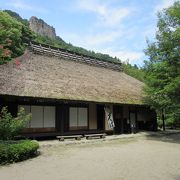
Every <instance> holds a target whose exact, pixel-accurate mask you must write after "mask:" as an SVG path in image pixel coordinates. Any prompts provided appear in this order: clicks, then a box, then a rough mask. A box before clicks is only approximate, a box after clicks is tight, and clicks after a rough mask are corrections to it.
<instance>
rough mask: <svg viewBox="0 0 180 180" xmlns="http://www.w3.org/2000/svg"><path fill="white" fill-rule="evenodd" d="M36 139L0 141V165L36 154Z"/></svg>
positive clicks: (37, 145) (37, 146)
mask: <svg viewBox="0 0 180 180" xmlns="http://www.w3.org/2000/svg"><path fill="white" fill-rule="evenodd" d="M38 148H39V144H38V142H37V141H34V140H33V141H31V140H20V141H0V165H2V164H8V163H13V162H18V161H23V160H25V159H28V158H31V157H34V156H36V155H37V149H38Z"/></svg>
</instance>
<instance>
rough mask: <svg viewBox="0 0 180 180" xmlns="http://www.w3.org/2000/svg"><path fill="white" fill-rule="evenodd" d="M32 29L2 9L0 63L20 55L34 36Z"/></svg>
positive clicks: (0, 19)
mask: <svg viewBox="0 0 180 180" xmlns="http://www.w3.org/2000/svg"><path fill="white" fill-rule="evenodd" d="M33 36H34V34H33V33H32V32H31V31H30V29H29V28H28V27H27V26H25V25H24V24H22V23H21V22H20V21H17V19H15V18H13V17H11V16H10V15H9V14H8V13H6V12H3V11H0V64H3V63H5V62H7V61H9V60H11V58H14V57H17V56H20V55H22V54H23V52H24V50H25V43H27V42H29V41H30V40H31V39H32V38H33Z"/></svg>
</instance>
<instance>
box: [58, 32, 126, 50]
mask: <svg viewBox="0 0 180 180" xmlns="http://www.w3.org/2000/svg"><path fill="white" fill-rule="evenodd" d="M57 34H58V32H57ZM59 34H61V36H62V37H63V39H66V41H69V42H71V43H73V44H75V45H78V46H82V47H85V48H88V49H95V48H98V47H100V46H101V45H104V44H107V43H110V42H113V41H115V40H116V39H117V38H119V37H121V36H123V34H124V33H123V32H121V31H110V32H102V33H96V34H93V35H84V36H82V35H78V34H75V33H67V32H65V33H63V32H61V33H59Z"/></svg>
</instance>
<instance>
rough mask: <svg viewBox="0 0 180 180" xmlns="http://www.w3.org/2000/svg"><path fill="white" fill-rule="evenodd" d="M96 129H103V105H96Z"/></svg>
mask: <svg viewBox="0 0 180 180" xmlns="http://www.w3.org/2000/svg"><path fill="white" fill-rule="evenodd" d="M97 129H98V130H104V129H105V112H104V105H97Z"/></svg>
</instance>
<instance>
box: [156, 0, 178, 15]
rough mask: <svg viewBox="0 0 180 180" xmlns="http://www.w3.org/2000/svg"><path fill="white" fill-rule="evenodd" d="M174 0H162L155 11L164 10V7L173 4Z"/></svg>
mask: <svg viewBox="0 0 180 180" xmlns="http://www.w3.org/2000/svg"><path fill="white" fill-rule="evenodd" d="M174 2H175V1H174V0H161V1H160V3H159V4H157V6H155V8H154V12H155V13H157V12H158V11H161V10H163V9H164V8H168V7H169V6H171V5H173V3H174Z"/></svg>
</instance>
